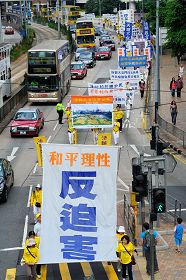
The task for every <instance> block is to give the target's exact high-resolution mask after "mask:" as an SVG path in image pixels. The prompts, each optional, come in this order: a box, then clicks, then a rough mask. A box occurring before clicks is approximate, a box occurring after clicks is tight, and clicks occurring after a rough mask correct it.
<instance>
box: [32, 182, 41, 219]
mask: <svg viewBox="0 0 186 280" xmlns="http://www.w3.org/2000/svg"><path fill="white" fill-rule="evenodd" d="M30 204H31V206H32V207H33V213H34V218H35V216H36V214H38V213H41V206H42V188H41V185H40V184H37V186H36V187H35V190H33V192H32V195H31V198H30Z"/></svg>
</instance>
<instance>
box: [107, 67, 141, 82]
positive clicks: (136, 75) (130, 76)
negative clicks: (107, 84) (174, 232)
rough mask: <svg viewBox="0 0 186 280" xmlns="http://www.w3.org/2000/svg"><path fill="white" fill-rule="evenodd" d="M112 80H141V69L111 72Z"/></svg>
mask: <svg viewBox="0 0 186 280" xmlns="http://www.w3.org/2000/svg"><path fill="white" fill-rule="evenodd" d="M110 79H111V80H119V79H122V80H125V81H129V80H135V79H136V80H140V79H141V74H140V71H139V69H136V70H119V69H116V70H110Z"/></svg>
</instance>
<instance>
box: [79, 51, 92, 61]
mask: <svg viewBox="0 0 186 280" xmlns="http://www.w3.org/2000/svg"><path fill="white" fill-rule="evenodd" d="M81 58H89V59H91V58H92V53H89V52H87V53H85V52H84V53H81V54H80V59H81Z"/></svg>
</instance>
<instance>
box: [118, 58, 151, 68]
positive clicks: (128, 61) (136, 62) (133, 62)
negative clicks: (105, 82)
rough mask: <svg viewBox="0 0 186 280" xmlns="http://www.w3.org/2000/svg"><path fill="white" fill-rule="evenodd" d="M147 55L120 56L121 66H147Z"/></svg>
mask: <svg viewBox="0 0 186 280" xmlns="http://www.w3.org/2000/svg"><path fill="white" fill-rule="evenodd" d="M146 63H147V56H146V55H139V56H126V57H125V56H120V57H119V67H121V68H123V67H142V66H146Z"/></svg>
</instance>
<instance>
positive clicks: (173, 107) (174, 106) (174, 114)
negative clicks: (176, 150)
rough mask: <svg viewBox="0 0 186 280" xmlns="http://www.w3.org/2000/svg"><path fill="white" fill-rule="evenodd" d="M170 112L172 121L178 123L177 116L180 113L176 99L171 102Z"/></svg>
mask: <svg viewBox="0 0 186 280" xmlns="http://www.w3.org/2000/svg"><path fill="white" fill-rule="evenodd" d="M170 112H171V118H172V123H173V124H174V125H176V118H177V114H178V109H177V104H176V101H175V100H173V101H172V102H171V105H170Z"/></svg>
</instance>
